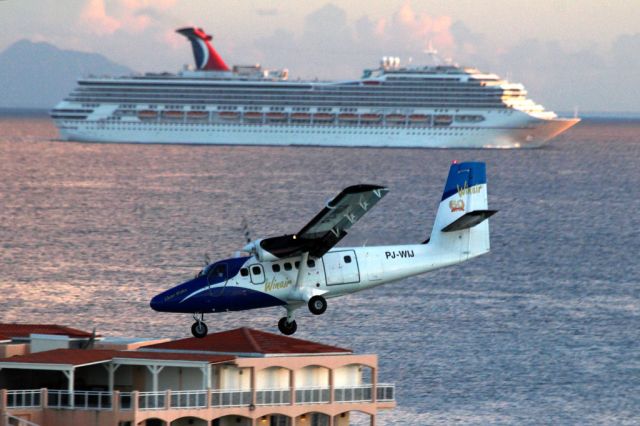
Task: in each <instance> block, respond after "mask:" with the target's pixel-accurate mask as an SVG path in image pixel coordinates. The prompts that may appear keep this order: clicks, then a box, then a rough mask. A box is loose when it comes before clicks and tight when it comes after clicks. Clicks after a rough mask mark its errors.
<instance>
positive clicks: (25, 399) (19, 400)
mask: <svg viewBox="0 0 640 426" xmlns="http://www.w3.org/2000/svg"><path fill="white" fill-rule="evenodd" d="M40 404H41V400H40V389H37V390H33V389H30V390H11V391H8V392H7V407H20V408H30V407H40Z"/></svg>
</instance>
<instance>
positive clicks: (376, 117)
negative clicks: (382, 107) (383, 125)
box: [360, 114, 382, 123]
mask: <svg viewBox="0 0 640 426" xmlns="http://www.w3.org/2000/svg"><path fill="white" fill-rule="evenodd" d="M360 120H361V121H364V122H367V123H377V122H379V121H380V120H382V114H362V115H361V116H360Z"/></svg>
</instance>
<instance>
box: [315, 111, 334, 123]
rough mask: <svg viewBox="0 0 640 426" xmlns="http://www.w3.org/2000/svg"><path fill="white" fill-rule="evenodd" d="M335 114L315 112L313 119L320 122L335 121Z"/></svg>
mask: <svg viewBox="0 0 640 426" xmlns="http://www.w3.org/2000/svg"><path fill="white" fill-rule="evenodd" d="M333 118H334V115H333V114H328V113H326V112H320V113H317V114H313V121H315V122H318V123H327V122H330V121H333Z"/></svg>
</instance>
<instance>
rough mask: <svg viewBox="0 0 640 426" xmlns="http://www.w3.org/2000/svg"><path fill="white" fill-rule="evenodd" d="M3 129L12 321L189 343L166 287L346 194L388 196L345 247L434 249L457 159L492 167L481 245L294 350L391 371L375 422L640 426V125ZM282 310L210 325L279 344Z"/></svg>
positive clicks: (343, 307) (3, 289) (0, 236)
mask: <svg viewBox="0 0 640 426" xmlns="http://www.w3.org/2000/svg"><path fill="white" fill-rule="evenodd" d="M57 138H58V134H57V131H56V129H55V127H54V125H53V123H52V122H51V121H50V120H49V119H48V118H46V117H43V116H38V115H35V116H34V115H29V114H27V115H15V114H6V113H5V114H4V115H3V116H2V117H0V250H1V251H0V294H1V295H2V296H1V298H0V321H1V322H25V323H57V324H63V325H69V326H73V327H77V328H80V329H84V330H92V329H93V328H94V327H95V329H96V330H97V332H98V333H99V334H102V335H105V336H120V337H172V338H182V337H187V336H189V335H190V326H191V323H192V318H191V317H190V316H189V315H184V314H166V313H158V312H154V311H152V310H151V309H150V308H149V300H150V299H151V297H152V296H153V295H155V294H156V293H158V292H160V291H163V290H165V289H168V288H169V287H171V286H173V285H175V284H178V283H180V282H182V281H184V280H186V279H189V278H190V277H192V276H193V275H194V274H195V273H196V272H197V271H198V270H199V269H200V268H201V267H202V264H203V259H204V257H205V255H208V256H210V258H211V259H217V258H224V257H230V256H232V255H233V254H234V252H236V251H238V250H240V249H241V248H242V247H243V246H244V245H245V237H244V230H243V227H242V222H243V220H246V222H247V223H248V224H249V232H250V235H251V237H252V238H259V237H263V236H276V235H280V234H285V233H293V232H296V231H298V230H299V229H300V228H301V227H302V226H303V225H305V224H306V223H307V222H308V221H309V220H310V219H311V218H312V217H313V216H314V215H315V214H316V213H317V212H318V211H320V209H321V208H322V207H323V206H324V205H325V202H326V201H327V200H328V199H330V198H331V197H333V196H334V195H336V194H337V193H338V192H339V191H340V190H341V189H342V188H344V187H346V186H348V185H353V184H359V183H372V184H380V185H385V186H387V187H389V188H390V193H389V194H388V195H387V196H386V197H385V198H384V199H383V200H382V201H381V202H380V203H379V204H378V205H377V206H376V207H375V209H373V210H372V211H371V212H370V213H368V214H367V215H366V216H365V217H364V218H363V219H362V220H361V221H360V222H358V224H357V225H356V226H354V227H353V228H351V231H350V233H349V235H348V236H347V237H346V238H345V239H344V240H343V241H342V242H341V245H343V246H363V245H377V244H396V243H397V244H401V243H415V242H420V241H423V240H424V239H425V238H426V237H427V236H428V235H429V233H430V231H431V226H432V224H433V220H434V216H435V211H436V207H437V205H438V203H439V201H440V197H441V194H442V189H443V185H444V180H445V178H446V175H447V171H448V168H449V165H450V164H451V162H452V161H471V160H472V161H485V162H486V163H487V178H488V191H489V205H490V208H492V209H497V210H499V212H498V213H497V214H496V215H495V216H493V217H492V218H491V219H490V226H491V252H490V253H489V254H487V255H484V256H481V257H479V258H476V259H473V260H471V261H469V262H466V263H463V264H460V265H456V266H452V267H449V268H446V269H442V270H439V271H435V272H432V273H429V274H425V275H423V276H419V277H415V278H411V279H407V280H404V281H400V282H397V283H394V284H388V285H385V286H381V287H378V288H375V289H372V290H369V291H367V292H361V293H356V294H353V295H350V296H346V297H343V298H339V299H333V300H330V301H329V308H328V310H327V312H326V313H325V314H324V315H322V316H313V315H311V314H310V313H308V312H307V311H306V310H304V309H301V310H299V311H298V316H297V322H298V331H297V333H296V334H295V337H299V338H302V339H308V340H313V341H318V342H323V343H327V344H332V345H336V346H340V347H345V348H350V349H352V350H353V351H354V352H357V353H374V354H378V356H379V382H385V383H394V384H395V386H396V400H397V408H395V409H394V410H390V411H385V412H382V413H381V414H380V416H379V419H378V424H381V425H449V424H517V425H529V424H536V425H537V424H553V425H556V424H579V425H602V424H612V425H625V424H626V425H632V424H633V425H637V424H640V261H639V256H640V213H639V212H640V190H639V188H640V121H636V120H633V119H625V120H616V119H615V118H611V117H609V118H606V119H586V120H583V121H582V122H581V123H579V124H578V125H577V126H575V127H574V128H572V129H571V130H569V131H568V132H566V133H564V134H563V135H561V136H559V137H557V138H556V139H555V140H553V141H552V143H551V144H549V145H548V146H546V147H544V148H542V149H536V150H433V149H432V150H422V149H365V148H313V147H304V148H303V147H246V146H177V145H129V144H98V143H77V142H61V141H58V140H57ZM283 313H284V310H283V309H282V308H269V309H262V310H253V311H247V312H237V313H223V314H211V315H208V316H207V317H206V320H207V324H208V326H209V330H210V332H216V331H222V330H227V329H232V328H237V327H243V326H245V327H252V328H256V329H259V330H265V331H269V332H274V333H277V332H278V330H277V326H276V324H277V321H278V319H279V318H280V317H281V316H282V314H283Z"/></svg>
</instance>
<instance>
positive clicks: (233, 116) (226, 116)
mask: <svg viewBox="0 0 640 426" xmlns="http://www.w3.org/2000/svg"><path fill="white" fill-rule="evenodd" d="M218 117H220V118H222V119H223V120H237V119H238V117H240V113H239V112H235V111H220V112H219V113H218Z"/></svg>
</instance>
